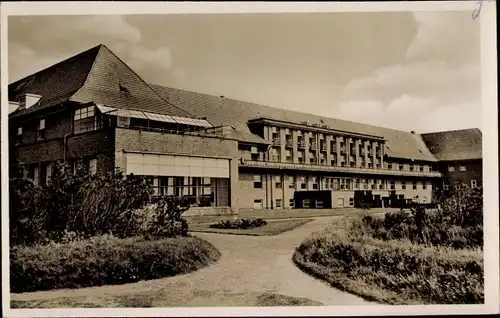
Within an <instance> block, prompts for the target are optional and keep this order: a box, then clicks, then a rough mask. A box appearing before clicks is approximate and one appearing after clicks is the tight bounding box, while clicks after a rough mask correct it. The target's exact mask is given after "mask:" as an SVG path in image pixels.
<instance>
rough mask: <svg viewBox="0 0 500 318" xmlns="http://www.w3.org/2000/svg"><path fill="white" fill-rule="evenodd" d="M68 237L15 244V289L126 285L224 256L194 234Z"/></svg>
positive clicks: (12, 252)
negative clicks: (149, 237)
mask: <svg viewBox="0 0 500 318" xmlns="http://www.w3.org/2000/svg"><path fill="white" fill-rule="evenodd" d="M63 241H64V243H55V242H51V243H49V244H47V245H37V246H16V247H13V248H11V250H10V286H11V291H12V292H15V293H20V292H32V291H37V290H48V289H55V288H79V287H86V286H99V285H105V284H123V283H130V282H136V281H139V280H144V279H154V278H159V277H165V276H173V275H177V274H183V273H188V272H191V271H194V270H196V269H199V268H200V267H203V266H206V265H208V264H210V263H212V262H214V261H215V260H217V259H218V258H219V256H220V253H219V252H218V251H217V249H216V248H215V247H213V246H212V245H211V244H209V243H208V242H206V241H203V240H200V239H198V238H194V237H184V238H175V239H172V238H167V239H163V240H157V241H146V240H143V239H138V238H128V239H118V238H116V237H113V236H109V235H104V236H99V237H92V238H88V239H85V238H82V237H79V236H78V235H76V234H74V233H71V232H66V233H65V235H64V239H63Z"/></svg>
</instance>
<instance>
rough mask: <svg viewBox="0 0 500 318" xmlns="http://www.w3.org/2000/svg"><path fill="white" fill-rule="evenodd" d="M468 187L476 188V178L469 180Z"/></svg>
mask: <svg viewBox="0 0 500 318" xmlns="http://www.w3.org/2000/svg"><path fill="white" fill-rule="evenodd" d="M470 187H471V188H472V189H475V188H477V180H471V181H470Z"/></svg>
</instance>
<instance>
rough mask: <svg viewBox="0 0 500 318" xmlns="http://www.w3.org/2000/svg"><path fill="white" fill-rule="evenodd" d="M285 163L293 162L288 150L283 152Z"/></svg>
mask: <svg viewBox="0 0 500 318" xmlns="http://www.w3.org/2000/svg"><path fill="white" fill-rule="evenodd" d="M285 156H286V162H293V157H292V152H291V151H290V150H287V151H285Z"/></svg>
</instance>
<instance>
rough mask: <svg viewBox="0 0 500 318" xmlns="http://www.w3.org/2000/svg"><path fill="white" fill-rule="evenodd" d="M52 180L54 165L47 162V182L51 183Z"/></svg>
mask: <svg viewBox="0 0 500 318" xmlns="http://www.w3.org/2000/svg"><path fill="white" fill-rule="evenodd" d="M50 180H52V166H51V165H50V164H47V165H46V166H45V184H49V183H50Z"/></svg>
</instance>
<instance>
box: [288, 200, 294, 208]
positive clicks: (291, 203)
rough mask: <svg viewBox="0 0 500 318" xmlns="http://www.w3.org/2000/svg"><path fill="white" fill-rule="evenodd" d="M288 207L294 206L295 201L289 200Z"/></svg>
mask: <svg viewBox="0 0 500 318" xmlns="http://www.w3.org/2000/svg"><path fill="white" fill-rule="evenodd" d="M288 205H289V206H290V207H291V208H293V207H294V206H295V200H294V199H290V201H289V202H288Z"/></svg>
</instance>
